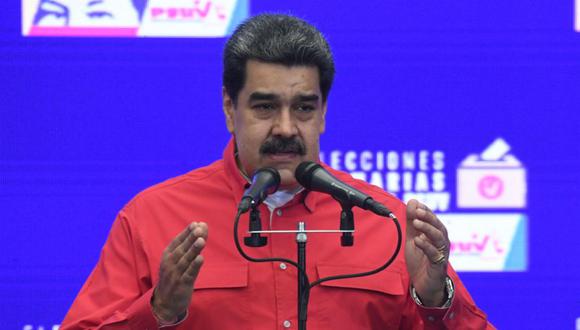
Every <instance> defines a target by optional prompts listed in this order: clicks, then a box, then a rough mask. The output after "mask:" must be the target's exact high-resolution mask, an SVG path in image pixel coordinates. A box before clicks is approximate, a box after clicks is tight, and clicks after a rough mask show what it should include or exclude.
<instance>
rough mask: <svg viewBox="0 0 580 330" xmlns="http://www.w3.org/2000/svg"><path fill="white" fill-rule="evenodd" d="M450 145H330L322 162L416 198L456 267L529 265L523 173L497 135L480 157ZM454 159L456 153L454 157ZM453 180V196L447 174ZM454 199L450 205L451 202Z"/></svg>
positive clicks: (508, 268) (505, 268) (488, 269)
mask: <svg viewBox="0 0 580 330" xmlns="http://www.w3.org/2000/svg"><path fill="white" fill-rule="evenodd" d="M451 152H453V149H450V150H444V149H443V148H433V149H427V148H423V149H420V150H372V151H371V150H352V149H351V150H331V151H328V152H322V153H321V159H322V161H324V162H327V163H328V164H329V165H330V166H332V167H333V168H336V169H339V170H346V171H347V172H349V173H350V174H351V175H352V176H353V177H355V178H357V179H361V180H365V181H367V182H369V183H371V184H374V185H376V186H378V187H380V188H382V189H384V190H386V191H388V192H390V193H391V194H393V195H396V196H397V197H398V198H400V199H401V200H403V201H405V202H407V201H409V200H410V199H417V200H419V201H421V202H423V203H425V204H426V205H428V206H429V207H430V208H431V209H432V210H433V211H434V212H435V213H437V216H438V217H439V218H440V219H441V221H442V222H444V223H445V226H446V227H447V229H448V231H449V238H450V240H451V255H450V260H451V264H452V265H453V267H454V268H455V269H456V270H458V271H478V272H500V271H505V272H514V271H516V272H517V271H526V270H527V267H528V255H527V251H528V231H527V228H528V216H527V214H525V213H523V209H525V208H526V207H527V172H526V169H525V167H524V165H523V164H522V162H521V161H520V160H519V159H518V158H517V157H516V156H515V155H513V154H511V146H510V145H509V144H508V143H507V142H506V141H505V140H504V139H502V138H499V137H498V138H496V139H494V140H492V142H491V144H489V146H488V147H487V148H485V150H484V151H483V152H481V153H479V154H470V155H468V156H467V157H465V155H454V157H452V158H455V159H462V158H463V161H461V162H460V163H459V164H458V165H457V167H454V166H449V167H448V166H446V165H447V164H446V159H447V154H448V153H451ZM456 156H459V157H456ZM453 176H455V177H456V178H457V190H456V196H455V197H454V198H453V196H452V195H453V191H451V190H449V189H448V186H449V184H448V182H447V181H448V179H449V178H451V177H453ZM453 201H455V205H454V203H453Z"/></svg>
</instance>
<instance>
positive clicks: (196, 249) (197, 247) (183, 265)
mask: <svg viewBox="0 0 580 330" xmlns="http://www.w3.org/2000/svg"><path fill="white" fill-rule="evenodd" d="M205 244H206V241H205V240H204V239H203V237H199V238H197V239H196V240H195V243H193V245H192V246H191V248H190V249H189V250H188V251H187V252H186V253H184V254H183V256H182V257H181V259H180V260H179V262H178V267H177V268H178V269H179V271H180V272H184V271H185V270H186V269H187V267H189V264H190V263H191V262H192V261H193V260H194V259H195V258H196V257H197V256H198V255H199V254H200V253H201V251H202V250H203V248H204V247H205Z"/></svg>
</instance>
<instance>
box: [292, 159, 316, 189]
mask: <svg viewBox="0 0 580 330" xmlns="http://www.w3.org/2000/svg"><path fill="white" fill-rule="evenodd" d="M319 168H322V166H320V165H319V164H317V163H315V162H311V161H305V162H302V163H300V165H298V167H296V171H294V177H295V178H296V181H298V183H300V185H301V186H302V187H304V188H306V189H308V190H312V178H313V174H314V171H316V170H317V169H319Z"/></svg>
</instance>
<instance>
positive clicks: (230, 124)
mask: <svg viewBox="0 0 580 330" xmlns="http://www.w3.org/2000/svg"><path fill="white" fill-rule="evenodd" d="M222 103H223V104H222V106H223V110H224V115H225V116H226V126H227V128H228V131H229V132H230V133H232V134H234V128H235V126H234V107H235V105H234V100H232V98H231V97H230V95H229V94H228V92H227V91H226V88H225V87H222Z"/></svg>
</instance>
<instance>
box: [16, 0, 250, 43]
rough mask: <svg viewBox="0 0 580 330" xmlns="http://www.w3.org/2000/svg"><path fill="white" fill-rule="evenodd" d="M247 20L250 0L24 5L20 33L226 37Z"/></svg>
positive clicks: (75, 0) (74, 0) (78, 0)
mask: <svg viewBox="0 0 580 330" xmlns="http://www.w3.org/2000/svg"><path fill="white" fill-rule="evenodd" d="M248 15H249V3H248V0H22V34H23V35H24V36H78V37H83V36H84V37H95V36H98V37H138V36H140V37H147V36H149V37H224V36H226V35H229V34H230V33H231V32H232V30H233V29H234V28H235V26H237V25H238V24H239V23H241V22H242V21H243V20H244V19H245V18H247V17H248Z"/></svg>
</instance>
